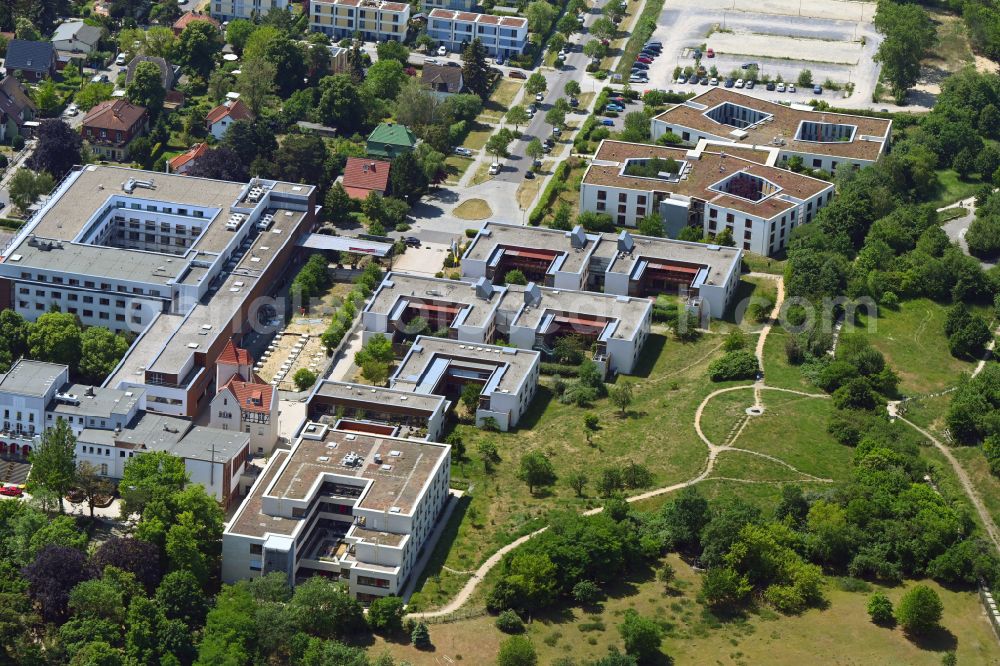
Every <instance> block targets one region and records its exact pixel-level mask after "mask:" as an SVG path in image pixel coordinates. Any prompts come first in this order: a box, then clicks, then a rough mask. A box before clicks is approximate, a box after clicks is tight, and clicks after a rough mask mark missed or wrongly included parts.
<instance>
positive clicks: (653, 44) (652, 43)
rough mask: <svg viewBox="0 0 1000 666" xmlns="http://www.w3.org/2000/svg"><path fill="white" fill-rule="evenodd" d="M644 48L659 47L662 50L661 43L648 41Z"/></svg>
mask: <svg viewBox="0 0 1000 666" xmlns="http://www.w3.org/2000/svg"><path fill="white" fill-rule="evenodd" d="M646 46H659V47H660V48H661V49H662V48H663V42H657V41H653V40H650V41H648V42H646Z"/></svg>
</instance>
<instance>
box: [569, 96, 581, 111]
mask: <svg viewBox="0 0 1000 666" xmlns="http://www.w3.org/2000/svg"><path fill="white" fill-rule="evenodd" d="M569 105H570V107H572V108H574V109H575V108H576V107H578V106H580V100H578V99H577V98H576V97H570V98H569Z"/></svg>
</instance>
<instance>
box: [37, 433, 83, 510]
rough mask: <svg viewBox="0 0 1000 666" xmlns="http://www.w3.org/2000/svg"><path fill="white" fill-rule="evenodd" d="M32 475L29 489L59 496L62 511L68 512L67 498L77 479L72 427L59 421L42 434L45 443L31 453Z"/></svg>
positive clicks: (74, 441)
mask: <svg viewBox="0 0 1000 666" xmlns="http://www.w3.org/2000/svg"><path fill="white" fill-rule="evenodd" d="M30 459H31V475H30V476H29V477H28V489H29V491H32V489H33V488H42V489H44V490H48V491H49V492H51V493H53V494H57V495H58V496H59V511H60V512H62V511H63V510H64V506H63V496H64V495H65V494H66V493H67V492H69V489H70V488H71V487H72V486H73V482H74V481H75V480H76V437H75V436H74V435H73V430H72V429H71V428H70V427H69V424H68V423H67V422H66V421H65V420H64V419H63V418H62V417H59V418H58V419H56V424H55V425H54V426H53V427H50V428H46V429H45V431H44V432H43V433H42V441H41V443H40V444H39V445H38V447H36V448H35V449H34V450H33V451H32V452H31V457H30Z"/></svg>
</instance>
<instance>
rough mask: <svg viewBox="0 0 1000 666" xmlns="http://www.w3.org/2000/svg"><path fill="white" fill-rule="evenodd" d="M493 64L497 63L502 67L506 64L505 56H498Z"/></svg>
mask: <svg viewBox="0 0 1000 666" xmlns="http://www.w3.org/2000/svg"><path fill="white" fill-rule="evenodd" d="M493 62H495V63H496V64H497V65H498V66H499V65H502V64H503V62H504V61H503V56H497V58H496V60H494V61H493Z"/></svg>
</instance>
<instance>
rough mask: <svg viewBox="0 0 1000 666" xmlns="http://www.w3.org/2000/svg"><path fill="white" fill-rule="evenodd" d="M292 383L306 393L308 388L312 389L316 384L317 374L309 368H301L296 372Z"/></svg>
mask: <svg viewBox="0 0 1000 666" xmlns="http://www.w3.org/2000/svg"><path fill="white" fill-rule="evenodd" d="M292 381H294V382H295V388H297V389H298V390H300V391H305V390H306V389H308V388H312V385H313V384H315V383H316V373H315V372H313V371H312V370H310V369H309V368H299V369H298V370H296V371H295V375H294V376H293V377H292Z"/></svg>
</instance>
